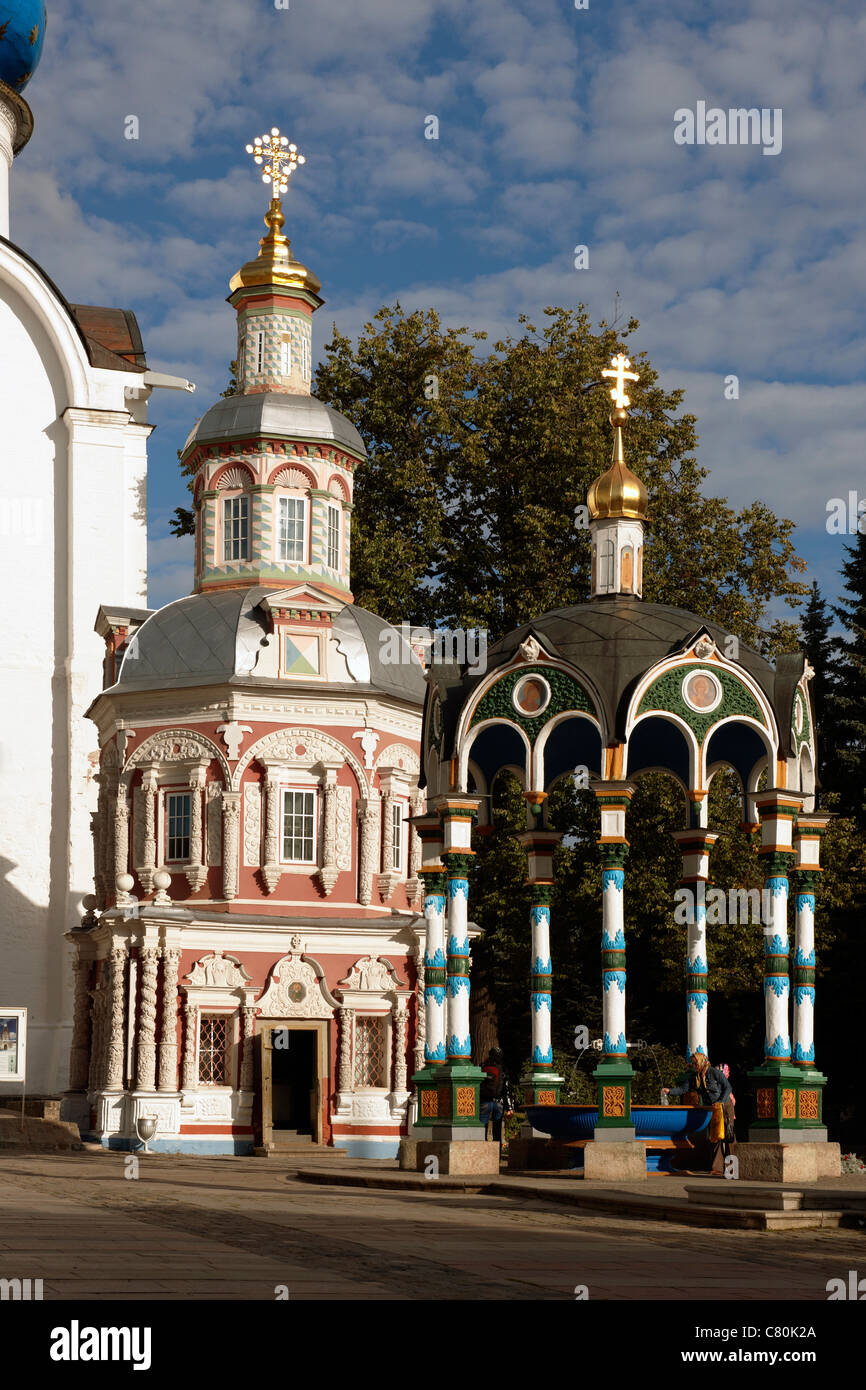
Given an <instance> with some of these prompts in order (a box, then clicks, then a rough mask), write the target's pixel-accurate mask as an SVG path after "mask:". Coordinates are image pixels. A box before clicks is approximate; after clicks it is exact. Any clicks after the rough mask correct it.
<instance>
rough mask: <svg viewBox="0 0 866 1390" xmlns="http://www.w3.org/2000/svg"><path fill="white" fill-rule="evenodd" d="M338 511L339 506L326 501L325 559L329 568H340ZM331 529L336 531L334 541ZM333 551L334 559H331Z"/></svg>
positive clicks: (341, 538) (340, 545)
mask: <svg viewBox="0 0 866 1390" xmlns="http://www.w3.org/2000/svg"><path fill="white" fill-rule="evenodd" d="M340 513H341V508H340V507H339V506H338V505H337V503H336V502H329V503H328V527H327V535H326V550H325V561H326V563H327V566H328V569H329V570H339V568H340V552H341V550H342V540H343V537H342V533H341V527H340V519H341V518H340ZM334 523H336V524H334ZM333 531H336V541H334V539H333V534H332V532H333ZM334 551H336V559H335V560H332V559H331V555H332V553H333V552H334Z"/></svg>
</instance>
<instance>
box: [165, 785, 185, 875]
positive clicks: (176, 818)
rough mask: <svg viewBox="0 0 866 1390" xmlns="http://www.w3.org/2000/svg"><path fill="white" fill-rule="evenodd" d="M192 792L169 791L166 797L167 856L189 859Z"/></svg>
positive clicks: (167, 857)
mask: <svg viewBox="0 0 866 1390" xmlns="http://www.w3.org/2000/svg"><path fill="white" fill-rule="evenodd" d="M191 799H192V798H191V793H190V792H167V793H166V798H165V841H166V844H165V857H166V859H180V860H184V859H189V816H190V802H191Z"/></svg>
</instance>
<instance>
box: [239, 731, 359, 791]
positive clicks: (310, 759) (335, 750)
mask: <svg viewBox="0 0 866 1390" xmlns="http://www.w3.org/2000/svg"><path fill="white" fill-rule="evenodd" d="M299 748H302V749H303V750H304V751H303V752H302V753H299V752H298V751H297V750H298V749H299ZM253 760H256V761H257V762H259V763H261V765H262V766H263V767H266V766H267V765H268V763H271V762H275V763H279V764H281V765H282V766H283V767H288V768H289V770H291V769H292V768H304V769H306V770H309V769H310V768H311V767H313V765H314V764H315V763H321V762H324V763H334V761H335V760H336V761H337V762H339V763H340V765H342V764H343V763H348V765H349V767H350V768H351V769H352V772H353V774H354V776H355V780H356V781H357V783H358V786H359V787H360V788H361V789H362V791H366V788H367V777H366V774H365V772H364V769H363V767H362V766H361V764H360V762H359V761H358V759H357V758H356V757H355V754H354V753H353V752H352V750H351V749H350V748H347V747H346V746H345V744H343V743H341V742H340V741H339V739H336V738H333V737H332V736H331V735H330V734H326V733H323V731H322V730H321V729H308V728H302V729H296V728H286V729H275V730H274V732H273V733H270V734H266V735H265V736H264V738H260V739H258V740H257V742H255V743H252V744H250V746H249V748H248V749H247V750H246V752H245V753H244V754H243V756H242V757H241V760H240V762H239V763H238V765H237V767H236V768H235V773H234V779H233V781H232V786H234V787H240V786H241V784H242V781H243V775H244V773H245V771H246V769H247V768H248V767H249V765H250V763H251V762H253Z"/></svg>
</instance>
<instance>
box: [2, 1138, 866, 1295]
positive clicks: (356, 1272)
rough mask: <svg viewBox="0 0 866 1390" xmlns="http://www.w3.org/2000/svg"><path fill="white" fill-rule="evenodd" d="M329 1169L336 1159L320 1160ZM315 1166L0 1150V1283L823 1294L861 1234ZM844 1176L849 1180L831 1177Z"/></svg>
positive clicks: (88, 1291) (106, 1291) (863, 1248)
mask: <svg viewBox="0 0 866 1390" xmlns="http://www.w3.org/2000/svg"><path fill="white" fill-rule="evenodd" d="M318 1161H319V1162H320V1163H321V1165H322V1168H323V1170H324V1171H325V1172H327V1170H328V1164H329V1163H330V1165H331V1167H332V1168H333V1169H334V1172H335V1175H336V1172H337V1170H338V1163H339V1160H335V1159H333V1158H331V1159H328V1158H327V1156H324V1155H323V1156H322V1158H321V1159H320V1160H318ZM310 1166H311V1159H310V1158H309V1156H304V1157H293V1158H291V1159H288V1158H270V1159H252V1158H250V1159H248V1158H231V1157H226V1158H198V1157H175V1156H166V1155H153V1156H151V1157H150V1158H148V1157H143V1158H141V1159H140V1160H139V1166H138V1174H139V1176H138V1177H137V1178H129V1177H125V1176H124V1173H125V1171H128V1168H129V1160H128V1156H126V1155H123V1154H116V1153H105V1152H93V1151H90V1150H88V1151H86V1152H84V1153H69V1154H56V1155H54V1154H52V1155H42V1154H39V1155H21V1154H18V1155H16V1154H14V1153H11V1152H5V1153H0V1278H22V1279H24V1278H30V1279H37V1278H41V1279H42V1280H43V1281H44V1297H45V1299H46V1300H48V1299H58V1298H70V1299H76V1300H77V1299H88V1300H99V1299H136V1300H142V1299H163V1300H166V1299H172V1300H173V1299H179V1298H180V1299H224V1300H231V1301H234V1300H242V1299H256V1300H267V1301H272V1300H273V1299H274V1297H275V1289H277V1287H278V1286H285V1287H286V1288H287V1290H288V1293H289V1297H290V1298H291V1299H293V1300H297V1299H301V1300H304V1299H316V1300H318V1299H350V1300H354V1301H363V1302H365V1301H367V1300H376V1299H399V1300H402V1301H409V1302H412V1301H416V1300H423V1299H433V1300H448V1299H470V1300H503V1299H511V1300H535V1299H540V1300H551V1299H554V1300H569V1299H573V1298H574V1296H575V1292H574V1291H575V1287H576V1286H577V1285H586V1286H587V1289H588V1293H589V1297H590V1299H611V1300H644V1299H668V1298H675V1299H688V1300H692V1301H693V1300H720V1301H722V1302H724V1301H725V1300H731V1299H753V1300H770V1301H773V1300H785V1301H789V1300H795V1301H797V1300H818V1301H825V1300H826V1297H827V1295H826V1284H827V1280H828V1279H831V1278H839V1277H842V1278H844V1277H846V1276H847V1272H848V1270H849V1269H856V1268H857V1267H858V1261H859V1264H860V1266H863V1267H866V1244H864V1238H863V1235H862V1234H861V1233H860V1232H859V1231H856V1230H838V1231H835V1230H827V1231H807V1232H806V1231H804V1232H797V1233H791V1234H789V1233H784V1232H772V1233H769V1232H758V1231H736V1232H735V1231H712V1232H707V1231H699V1230H694V1229H691V1228H680V1227H673V1226H671V1225H667V1224H663V1223H662V1222H656V1221H651V1220H645V1221H640V1222H636V1221H634V1220H629V1219H621V1218H618V1217H616V1216H611V1215H593V1214H591V1213H588V1212H584V1211H581V1210H579V1209H575V1208H572V1207H566V1206H562V1205H558V1204H554V1203H551V1202H545V1201H543V1200H540V1199H538V1198H535V1197H533V1196H531V1195H529V1194H528V1193H521V1195H519V1196H510V1197H496V1196H490V1195H486V1194H482V1193H475V1194H472V1193H454V1192H439V1193H437V1194H436V1195H435V1196H433V1195H427V1194H425V1193H416V1192H402V1191H393V1192H391V1191H388V1192H385V1191H377V1190H372V1189H356V1188H345V1187H339V1186H336V1185H335V1186H311V1185H309V1184H305V1183H301V1182H299V1181H298V1180H297V1177H296V1172H297V1169H298V1168H300V1167H304V1168H309V1167H310ZM843 1182H844V1180H843Z"/></svg>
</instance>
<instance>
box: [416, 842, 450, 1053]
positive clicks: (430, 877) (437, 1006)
mask: <svg viewBox="0 0 866 1390" xmlns="http://www.w3.org/2000/svg"><path fill="white" fill-rule="evenodd" d="M421 873H422V876H423V879H424V921H425V923H426V926H427V940H426V949H425V951H424V1014H425V1019H426V1034H427V1036H426V1040H425V1044H424V1065H425V1066H433V1067H436V1066H440V1065H442V1064H444V1062H445V1038H446V1032H445V1022H446V1021H445V988H446V984H447V973H446V966H445V875H444V873H443V872H442V870H441V869H440V870H436V869H435V868H429V869H428V868H423V869H422V870H421Z"/></svg>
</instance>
